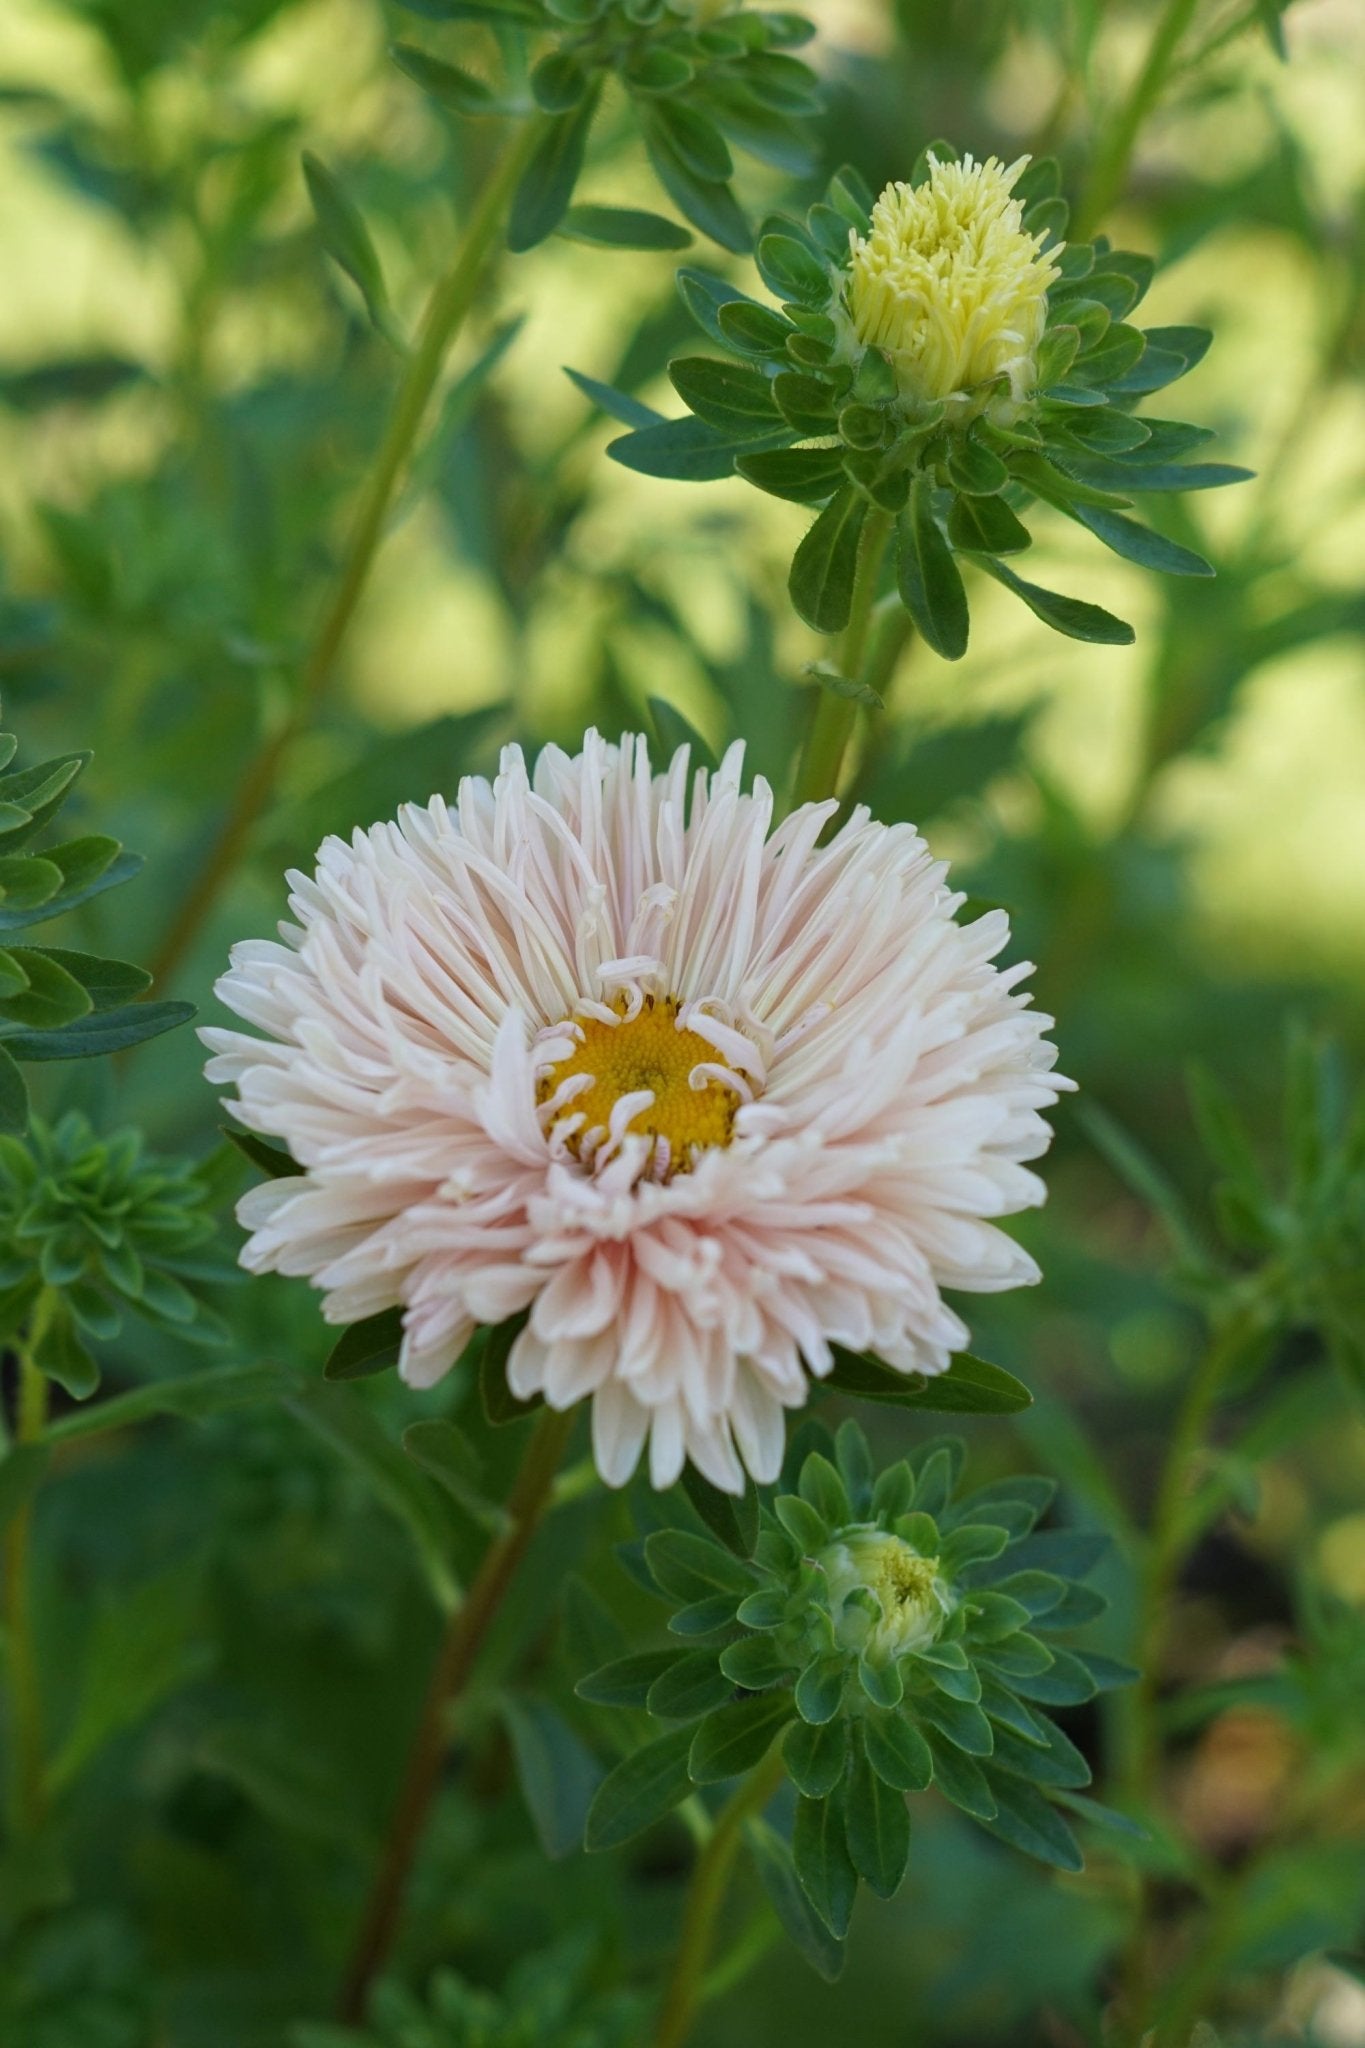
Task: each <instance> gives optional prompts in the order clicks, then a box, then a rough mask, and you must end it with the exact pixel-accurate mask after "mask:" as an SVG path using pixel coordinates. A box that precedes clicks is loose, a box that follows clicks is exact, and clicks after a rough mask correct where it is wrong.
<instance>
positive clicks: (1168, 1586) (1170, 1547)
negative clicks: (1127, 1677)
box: [1120, 1316, 1254, 2039]
mask: <svg viewBox="0 0 1365 2048" xmlns="http://www.w3.org/2000/svg"><path fill="white" fill-rule="evenodd" d="M1253 1334H1254V1331H1253V1327H1252V1326H1251V1325H1250V1324H1249V1322H1248V1319H1247V1318H1246V1317H1243V1316H1236V1317H1233V1318H1232V1319H1230V1320H1229V1321H1228V1322H1227V1323H1226V1324H1225V1325H1224V1326H1223V1328H1222V1329H1221V1330H1219V1331H1216V1332H1215V1333H1214V1335H1213V1338H1212V1341H1211V1342H1210V1344H1209V1346H1208V1349H1207V1350H1206V1351H1205V1353H1204V1356H1203V1358H1202V1360H1201V1361H1200V1364H1199V1367H1198V1369H1197V1370H1196V1372H1195V1373H1194V1374H1193V1376H1192V1377H1191V1379H1190V1383H1189V1385H1188V1387H1187V1388H1186V1390H1185V1397H1184V1400H1183V1401H1182V1403H1181V1406H1180V1411H1179V1413H1178V1415H1177V1417H1176V1423H1175V1428H1174V1430H1173V1432H1172V1434H1171V1438H1170V1442H1169V1445H1168V1447H1167V1451H1166V1457H1165V1462H1164V1463H1163V1465H1162V1469H1161V1476H1160V1478H1159V1480H1158V1482H1157V1492H1156V1500H1155V1502H1154V1504H1153V1508H1152V1518H1151V1525H1150V1533H1149V1537H1148V1544H1147V1555H1146V1560H1145V1563H1144V1566H1143V1572H1142V1583H1141V1588H1140V1592H1139V1602H1138V1625H1137V1644H1138V1663H1139V1666H1140V1667H1141V1673H1142V1675H1141V1677H1140V1678H1139V1679H1138V1680H1137V1682H1136V1684H1135V1685H1134V1687H1133V1689H1132V1692H1131V1693H1130V1695H1129V1696H1128V1701H1127V1709H1126V1713H1125V1717H1124V1723H1123V1734H1124V1744H1123V1755H1122V1758H1121V1767H1120V1778H1121V1782H1122V1783H1123V1785H1124V1787H1125V1789H1126V1791H1127V1794H1128V1796H1129V1798H1130V1800H1132V1802H1133V1803H1134V1805H1135V1806H1136V1808H1137V1809H1138V1810H1139V1811H1141V1810H1142V1809H1144V1808H1146V1807H1149V1806H1150V1805H1151V1804H1152V1802H1153V1800H1154V1799H1155V1797H1156V1792H1157V1778H1158V1775H1159V1772H1160V1767H1161V1740H1160V1730H1159V1728H1158V1725H1157V1701H1158V1694H1159V1690H1160V1685H1161V1667H1162V1663H1163V1660H1164V1657H1165V1651H1166V1642H1167V1635H1168V1632H1169V1626H1170V1609H1171V1600H1172V1596H1173V1594H1174V1591H1175V1587H1176V1583H1177V1581H1178V1579H1179V1575H1180V1567H1181V1565H1182V1563H1183V1562H1184V1559H1185V1557H1186V1554H1187V1552H1188V1550H1189V1547H1190V1543H1191V1541H1192V1540H1193V1537H1194V1535H1195V1534H1196V1533H1197V1532H1196V1530H1195V1528H1194V1526H1193V1525H1192V1524H1191V1522H1190V1519H1189V1517H1188V1515H1187V1512H1186V1509H1187V1502H1188V1494H1189V1486H1190V1480H1191V1476H1192V1470H1193V1467H1194V1465H1195V1463H1196V1461H1197V1459H1198V1455H1199V1450H1200V1447H1201V1445H1202V1444H1203V1441H1204V1438H1205V1436H1206V1434H1207V1431H1208V1426H1209V1421H1210V1419H1211V1417H1212V1415H1213V1411H1214V1409H1215V1408H1216V1406H1217V1404H1218V1400H1219V1397H1220V1395H1221V1394H1222V1392H1223V1388H1224V1385H1225V1384H1226V1381H1227V1377H1228V1374H1229V1372H1230V1371H1231V1369H1232V1367H1233V1365H1234V1364H1235V1363H1236V1362H1237V1360H1238V1359H1239V1358H1240V1357H1241V1355H1242V1353H1243V1351H1244V1349H1245V1347H1246V1344H1247V1342H1248V1339H1249V1338H1250V1337H1251V1336H1252V1335H1253ZM1149 1903H1150V1901H1149V1896H1148V1889H1147V1886H1146V1883H1145V1882H1144V1881H1142V1880H1139V1891H1138V1898H1137V1910H1136V1915H1135V1922H1134V1928H1133V1935H1132V1940H1131V1942H1130V1945H1129V1949H1128V1954H1127V1958H1126V1962H1125V1968H1124V1982H1125V1986H1126V1996H1127V2002H1128V2007H1129V2022H1130V2027H1131V2029H1132V2031H1133V2036H1134V2038H1135V2039H1136V2038H1138V2036H1139V2035H1140V2034H1141V2033H1142V2031H1143V2027H1144V2025H1145V2018H1144V2015H1145V2013H1146V2008H1147V2005H1148V2002H1149V1999H1150V1995H1151V1985H1150V1982H1149V1978H1148V1971H1147V1935H1148V1927H1147V1920H1148V1907H1149Z"/></svg>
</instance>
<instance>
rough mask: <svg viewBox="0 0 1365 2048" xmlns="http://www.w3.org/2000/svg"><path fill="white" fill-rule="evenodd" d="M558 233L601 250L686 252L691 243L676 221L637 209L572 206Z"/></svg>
mask: <svg viewBox="0 0 1365 2048" xmlns="http://www.w3.org/2000/svg"><path fill="white" fill-rule="evenodd" d="M559 232H560V234H561V235H567V236H569V237H570V239H571V240H573V241H575V242H590V243H592V244H593V245H594V246H595V247H597V248H601V249H686V248H688V247H689V246H690V244H691V241H692V237H691V235H690V234H689V233H688V232H687V229H686V228H684V227H679V225H678V223H677V222H676V221H674V220H667V219H665V217H664V215H663V214H661V213H645V212H644V211H642V210H641V208H639V207H637V206H571V207H570V208H569V210H568V212H567V213H566V214H565V216H564V218H563V220H562V221H561V222H560V224H559Z"/></svg>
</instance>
